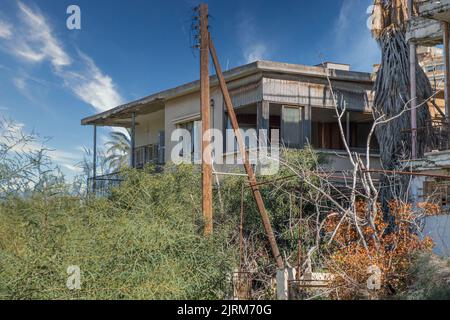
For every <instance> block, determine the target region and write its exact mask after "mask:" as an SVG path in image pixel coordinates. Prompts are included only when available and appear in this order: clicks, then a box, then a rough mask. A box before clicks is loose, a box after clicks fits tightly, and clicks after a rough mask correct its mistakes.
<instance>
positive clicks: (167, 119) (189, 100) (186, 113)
mask: <svg viewBox="0 0 450 320" xmlns="http://www.w3.org/2000/svg"><path fill="white" fill-rule="evenodd" d="M277 77H278V76H276V77H275V76H273V75H270V76H268V75H262V74H259V75H253V76H250V77H246V78H242V79H240V80H236V81H233V82H231V83H229V84H228V85H229V87H230V94H231V96H232V100H233V104H234V105H235V107H236V108H240V107H248V106H255V111H256V109H257V108H256V104H257V103H259V102H261V101H267V102H270V103H271V110H273V109H272V108H274V106H275V105H276V106H278V107H280V108H281V107H282V106H283V105H286V106H299V107H305V108H306V107H311V106H317V107H321V108H332V107H333V104H332V99H331V93H330V90H328V89H327V84H326V80H324V79H318V78H312V77H305V76H300V77H291V76H287V77H288V78H290V79H285V78H286V76H280V78H283V79H279V78H277ZM333 86H334V89H335V90H336V92H337V93H341V94H342V99H341V101H345V102H346V106H347V108H348V109H349V110H354V111H356V112H363V111H367V110H370V87H371V85H370V84H366V83H357V82H346V81H335V82H333ZM211 99H212V100H214V108H213V115H212V121H211V124H212V126H213V127H214V128H215V129H219V130H222V131H223V130H224V127H225V126H226V124H225V119H224V116H225V112H224V111H225V109H226V107H225V106H224V102H223V97H222V93H221V91H220V88H219V87H213V88H212V89H211ZM309 109H310V108H309ZM309 109H308V110H309ZM277 113H279V112H278V111H277ZM199 120H201V117H200V95H199V92H195V93H191V94H188V95H184V96H182V97H179V98H174V99H170V100H168V101H166V102H165V108H164V110H161V111H158V112H155V113H152V114H149V115H145V116H139V117H138V118H137V122H138V126H137V128H136V147H139V146H144V145H148V144H156V143H158V133H159V131H161V130H164V131H165V159H166V161H167V162H170V159H171V150H172V149H173V147H174V146H175V145H176V144H177V142H172V139H171V138H172V137H171V135H172V133H173V132H174V130H175V129H177V127H178V125H180V124H183V123H186V122H191V121H199ZM305 121H306V122H308V123H309V124H310V121H311V115H310V112H308V117H306V118H305ZM302 125H303V126H304V125H305V123H302ZM308 128H309V129H308ZM307 129H308V130H306V131H305V130H304V131H305V132H304V133H305V134H307V135H309V136H310V135H311V129H310V126H309V127H308V126H307ZM308 138H309V140H311V139H310V137H308ZM327 155H328V158H329V159H330V169H335V170H346V169H349V168H350V167H349V163H348V160H346V158H345V155H344V154H339V152H337V153H336V152H334V151H333V152H331V151H330V152H328V154H327ZM372 162H373V167H374V168H379V158H378V157H375V156H374V158H373V159H372Z"/></svg>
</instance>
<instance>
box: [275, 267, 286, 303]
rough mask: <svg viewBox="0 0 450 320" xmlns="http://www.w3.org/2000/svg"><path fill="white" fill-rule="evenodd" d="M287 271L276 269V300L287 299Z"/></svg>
mask: <svg viewBox="0 0 450 320" xmlns="http://www.w3.org/2000/svg"><path fill="white" fill-rule="evenodd" d="M288 279H289V273H288V270H287V269H278V270H277V300H288V299H289V288H288V283H289V282H288Z"/></svg>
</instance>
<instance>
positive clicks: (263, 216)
mask: <svg viewBox="0 0 450 320" xmlns="http://www.w3.org/2000/svg"><path fill="white" fill-rule="evenodd" d="M208 37H209V49H210V51H211V56H212V59H213V62H214V67H215V69H216V74H217V78H218V79H219V84H220V89H221V90H222V94H223V99H224V102H225V105H226V107H227V111H228V117H229V118H230V121H231V125H232V126H233V130H234V132H235V135H236V139H237V143H238V147H239V151H240V153H241V155H242V157H243V159H244V167H245V171H246V173H247V175H248V180H249V183H250V187H251V189H252V192H253V196H254V197H255V200H256V204H257V206H258V210H259V214H260V215H261V219H262V222H263V225H264V229H265V231H266V234H267V237H268V238H269V243H270V247H271V249H272V253H273V256H274V257H275V260H276V262H277V267H278V268H279V269H284V262H283V258H282V257H281V255H280V251H279V249H278V245H277V242H276V240H275V235H274V233H273V230H272V226H271V224H270V219H269V216H268V215H267V212H266V207H265V205H264V202H263V199H262V196H261V192H260V190H259V186H258V182H257V180H256V176H255V173H254V172H253V168H252V166H251V165H250V161H249V157H248V154H247V151H246V149H245V144H244V140H243V138H242V134H241V131H240V130H239V123H238V121H237V118H236V114H235V113H234V107H233V103H232V101H231V96H230V93H229V91H228V87H227V83H226V81H225V78H224V76H223V73H222V68H221V67H220V63H219V59H218V58H217V52H216V49H215V47H214V43H213V41H212V40H211V36H209V35H208Z"/></svg>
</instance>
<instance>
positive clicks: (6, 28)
mask: <svg viewBox="0 0 450 320" xmlns="http://www.w3.org/2000/svg"><path fill="white" fill-rule="evenodd" d="M11 37H12V27H11V25H10V24H8V23H6V22H5V21H1V20H0V38H4V39H10V38H11Z"/></svg>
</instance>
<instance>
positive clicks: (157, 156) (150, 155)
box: [134, 144, 165, 169]
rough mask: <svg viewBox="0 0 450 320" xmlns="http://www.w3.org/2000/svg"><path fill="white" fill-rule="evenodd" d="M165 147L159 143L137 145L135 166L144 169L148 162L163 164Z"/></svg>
mask: <svg viewBox="0 0 450 320" xmlns="http://www.w3.org/2000/svg"><path fill="white" fill-rule="evenodd" d="M164 151H165V148H164V147H161V146H160V145H157V144H150V145H146V146H142V147H137V148H135V150H134V167H135V168H136V169H143V168H144V167H145V165H147V164H153V165H163V164H164V162H165V161H164V160H165V159H164Z"/></svg>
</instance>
